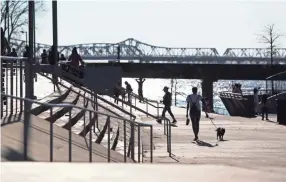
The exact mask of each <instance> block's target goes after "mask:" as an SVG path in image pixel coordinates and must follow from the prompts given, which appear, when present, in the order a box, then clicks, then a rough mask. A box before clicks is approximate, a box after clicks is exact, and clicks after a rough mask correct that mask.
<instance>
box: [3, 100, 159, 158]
mask: <svg viewBox="0 0 286 182" xmlns="http://www.w3.org/2000/svg"><path fill="white" fill-rule="evenodd" d="M3 97H5V98H6V99H8V100H12V99H13V100H20V101H22V102H24V103H25V112H24V131H23V134H24V146H23V147H24V148H23V153H24V156H23V157H24V160H27V159H28V155H29V154H28V152H29V133H30V131H29V126H30V119H31V105H32V104H37V105H41V106H46V107H48V108H49V111H50V112H49V114H50V116H52V115H53V110H54V108H66V109H68V110H69V115H68V116H69V119H68V121H67V123H68V125H69V127H68V132H69V134H68V144H69V145H68V158H69V160H68V161H69V162H72V143H73V142H72V124H71V110H72V109H74V108H76V109H79V110H81V111H85V112H86V113H88V114H89V118H93V117H95V116H98V115H103V116H106V118H107V119H106V125H107V129H106V130H107V162H111V151H112V149H111V136H110V133H111V127H110V125H111V123H112V122H113V120H121V121H122V122H123V123H124V124H123V126H124V128H123V130H124V162H127V139H126V131H127V124H129V125H132V126H133V127H131V129H133V131H131V133H133V137H137V143H138V160H137V162H140V156H142V155H143V153H142V150H141V147H142V142H141V141H142V140H141V138H142V135H141V134H140V130H141V129H142V128H146V127H148V128H149V129H150V140H149V142H150V143H149V144H150V154H151V158H150V162H153V135H152V133H153V126H152V125H151V124H145V123H139V122H135V121H133V120H129V119H127V118H123V117H118V116H114V115H109V114H106V113H101V112H98V111H95V110H91V109H88V108H83V107H79V106H76V105H72V104H50V103H41V102H38V101H36V100H31V99H27V98H22V97H16V96H12V95H7V94H1V99H3ZM27 106H28V107H27ZM14 109H15V108H11V111H13V110H14ZM11 111H10V112H6V113H7V115H5V117H4V118H3V120H2V123H1V125H2V126H3V125H5V124H9V122H11V121H10V118H12V117H11V114H16V113H13V112H11ZM89 122H92V120H90V121H89ZM95 122H96V121H95ZM87 125H88V123H87V121H86V120H84V126H87ZM135 128H136V129H138V135H136V136H135V135H134V133H135V132H134V130H135ZM84 133H89V137H88V139H89V144H88V145H89V146H88V150H89V162H92V154H93V148H92V146H93V141H92V127H89V128H87V127H84ZM49 136H50V146H49V149H50V153H49V158H50V162H53V161H54V138H55V136H54V125H53V122H50V128H49ZM130 141H131V143H130V146H131V147H132V149H131V150H133V151H134V147H135V145H134V139H133V140H130ZM132 142H133V143H132ZM142 160H143V159H142Z"/></svg>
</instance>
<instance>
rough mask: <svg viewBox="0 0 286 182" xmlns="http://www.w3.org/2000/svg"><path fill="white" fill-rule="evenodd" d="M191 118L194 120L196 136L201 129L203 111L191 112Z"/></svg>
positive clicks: (193, 125)
mask: <svg viewBox="0 0 286 182" xmlns="http://www.w3.org/2000/svg"><path fill="white" fill-rule="evenodd" d="M190 118H191V121H192V128H193V132H194V135H195V136H198V134H199V130H200V119H201V111H199V112H196V113H191V112H190Z"/></svg>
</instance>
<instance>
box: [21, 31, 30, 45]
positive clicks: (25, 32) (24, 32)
mask: <svg viewBox="0 0 286 182" xmlns="http://www.w3.org/2000/svg"><path fill="white" fill-rule="evenodd" d="M21 33H23V34H25V35H26V45H27V41H28V33H27V31H21Z"/></svg>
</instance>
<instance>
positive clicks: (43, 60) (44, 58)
mask: <svg viewBox="0 0 286 182" xmlns="http://www.w3.org/2000/svg"><path fill="white" fill-rule="evenodd" d="M41 58H42V64H48V63H49V61H48V54H47V51H46V49H44V50H43V53H42V54H41Z"/></svg>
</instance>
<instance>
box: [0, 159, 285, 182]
mask: <svg viewBox="0 0 286 182" xmlns="http://www.w3.org/2000/svg"><path fill="white" fill-rule="evenodd" d="M1 168H2V170H1V173H2V174H1V181H3V182H19V181H21V182H51V181H52V182H71V181H84V182H91V181H92V182H94V181H100V182H114V181H118V182H135V181H136V182H146V181H148V182H161V181H164V182H190V181H197V182H230V181H231V182H238V181H240V182H274V181H275V182H285V181H286V178H285V175H284V174H285V170H284V171H283V169H281V170H280V171H279V172H275V173H274V172H271V171H258V170H253V169H242V168H238V167H230V166H221V165H172V166H170V165H152V164H149V165H146V164H145V165H144V164H141V165H137V164H82V163H77V164H75V163H72V164H67V163H2V164H1ZM283 173H284V174H283Z"/></svg>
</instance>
